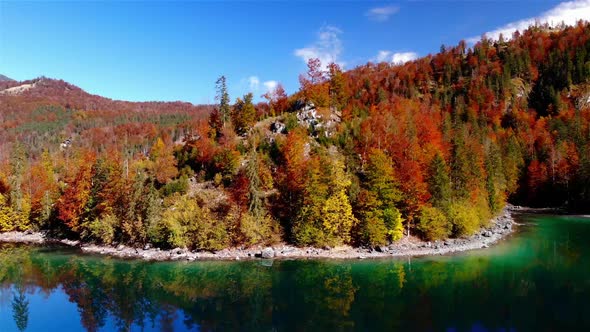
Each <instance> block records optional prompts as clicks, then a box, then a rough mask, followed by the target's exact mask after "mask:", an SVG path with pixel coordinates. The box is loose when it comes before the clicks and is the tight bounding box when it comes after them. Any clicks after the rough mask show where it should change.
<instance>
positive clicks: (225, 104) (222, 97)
mask: <svg viewBox="0 0 590 332" xmlns="http://www.w3.org/2000/svg"><path fill="white" fill-rule="evenodd" d="M215 89H216V90H217V94H216V95H215V100H217V101H218V102H219V113H220V114H221V121H222V122H223V126H224V127H225V125H226V124H227V122H229V120H230V112H231V110H230V107H229V94H228V93H227V85H226V82H225V76H223V75H222V76H221V77H219V78H218V79H217V81H215Z"/></svg>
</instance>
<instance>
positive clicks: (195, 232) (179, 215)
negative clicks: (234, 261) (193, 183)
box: [150, 196, 227, 250]
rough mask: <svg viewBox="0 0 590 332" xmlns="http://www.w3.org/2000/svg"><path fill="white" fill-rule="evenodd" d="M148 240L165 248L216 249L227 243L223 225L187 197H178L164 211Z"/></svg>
mask: <svg viewBox="0 0 590 332" xmlns="http://www.w3.org/2000/svg"><path fill="white" fill-rule="evenodd" d="M150 237H151V239H152V240H153V241H154V242H155V243H159V244H162V245H165V246H168V247H188V248H196V249H204V250H218V249H222V248H224V247H225V246H226V244H227V231H226V229H225V225H224V224H223V222H221V221H219V220H216V219H215V218H213V217H212V216H211V215H210V213H209V211H208V210H207V209H204V208H201V207H200V206H199V205H198V204H197V202H196V200H195V199H193V198H190V197H188V196H182V197H180V198H178V199H177V200H176V202H174V203H173V204H172V206H170V207H169V208H168V209H167V210H166V211H164V213H163V214H162V219H161V220H160V221H159V222H158V223H156V225H154V227H152V229H151V230H150Z"/></svg>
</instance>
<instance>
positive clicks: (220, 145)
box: [0, 22, 590, 251]
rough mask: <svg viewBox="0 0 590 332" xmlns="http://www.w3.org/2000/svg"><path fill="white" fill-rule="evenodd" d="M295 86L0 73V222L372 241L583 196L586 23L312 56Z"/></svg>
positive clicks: (587, 203)
mask: <svg viewBox="0 0 590 332" xmlns="http://www.w3.org/2000/svg"><path fill="white" fill-rule="evenodd" d="M221 74H222V73H220V75H221ZM299 81H300V88H299V91H297V92H296V93H294V94H292V95H287V93H286V92H285V90H284V89H283V88H282V86H281V85H280V84H279V85H278V86H276V88H274V89H273V90H272V91H270V92H268V93H266V94H265V95H264V96H262V98H261V100H262V101H261V102H255V100H258V98H257V97H258V96H254V95H253V94H251V93H249V94H246V95H244V96H230V95H229V94H228V87H227V83H226V78H225V77H224V76H220V78H219V79H218V80H217V81H216V82H211V85H213V84H214V85H215V87H216V91H217V98H216V104H215V105H193V104H190V103H181V102H174V103H171V102H124V101H114V100H110V99H107V98H103V97H99V96H95V95H90V94H88V93H86V92H84V91H83V90H81V89H80V88H78V87H76V86H74V85H71V84H69V83H66V82H64V81H59V80H55V79H49V78H45V77H41V78H36V79H33V80H30V81H23V82H16V81H12V80H2V81H0V232H6V231H13V230H16V231H27V230H31V231H45V232H48V233H49V234H51V235H52V236H54V237H58V238H69V239H76V240H82V241H86V242H95V243H100V244H113V243H124V244H127V245H131V246H137V247H140V246H141V247H143V246H145V245H146V244H150V245H154V246H157V247H161V248H175V247H186V248H190V249H191V250H212V251H214V250H219V249H222V248H226V247H241V246H244V247H249V246H254V245H267V244H273V243H279V242H286V243H291V244H295V245H298V246H315V247H325V246H330V247H333V246H339V245H352V246H356V247H375V246H379V245H384V244H387V243H390V242H394V241H398V240H400V239H401V238H402V237H404V236H407V235H409V234H410V235H412V236H418V237H420V238H421V239H424V240H439V239H445V238H449V237H465V236H469V235H471V234H473V233H474V232H476V231H477V230H479V229H480V228H481V227H484V226H486V224H487V223H488V222H489V220H490V219H491V218H492V217H493V216H494V215H496V214H497V213H499V212H500V211H501V210H502V208H503V207H504V206H505V204H506V203H507V202H511V203H514V204H519V205H527V206H536V207H561V208H563V209H566V210H568V211H582V210H588V208H589V207H590V23H583V22H580V23H578V24H577V25H574V26H561V27H558V28H552V27H549V26H547V25H538V26H533V27H530V28H529V29H527V30H526V31H523V32H520V33H519V32H516V33H515V34H514V35H512V36H504V37H502V36H501V37H500V38H499V40H491V39H487V38H486V37H483V38H482V40H481V41H479V42H478V43H476V44H475V45H468V44H467V43H466V42H460V43H459V44H458V45H455V46H441V49H440V52H439V53H437V54H434V55H429V56H426V57H423V58H420V59H417V60H413V61H410V62H406V63H404V64H390V63H367V64H366V65H363V66H359V67H356V68H354V69H351V70H348V71H344V70H342V69H341V68H340V67H339V66H338V65H337V64H323V63H320V62H319V60H317V59H312V60H310V61H309V63H308V71H307V72H306V73H303V74H301V76H300V78H299Z"/></svg>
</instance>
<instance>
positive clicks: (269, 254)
mask: <svg viewBox="0 0 590 332" xmlns="http://www.w3.org/2000/svg"><path fill="white" fill-rule="evenodd" d="M261 256H262V258H266V259H268V258H273V257H275V251H274V250H273V249H272V248H270V247H267V248H264V250H262V255H261Z"/></svg>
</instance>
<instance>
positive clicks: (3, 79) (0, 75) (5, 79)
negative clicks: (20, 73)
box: [0, 74, 14, 82]
mask: <svg viewBox="0 0 590 332" xmlns="http://www.w3.org/2000/svg"><path fill="white" fill-rule="evenodd" d="M4 81H14V80H13V79H12V78H9V77H6V76H4V75H2V74H0V82H4Z"/></svg>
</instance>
